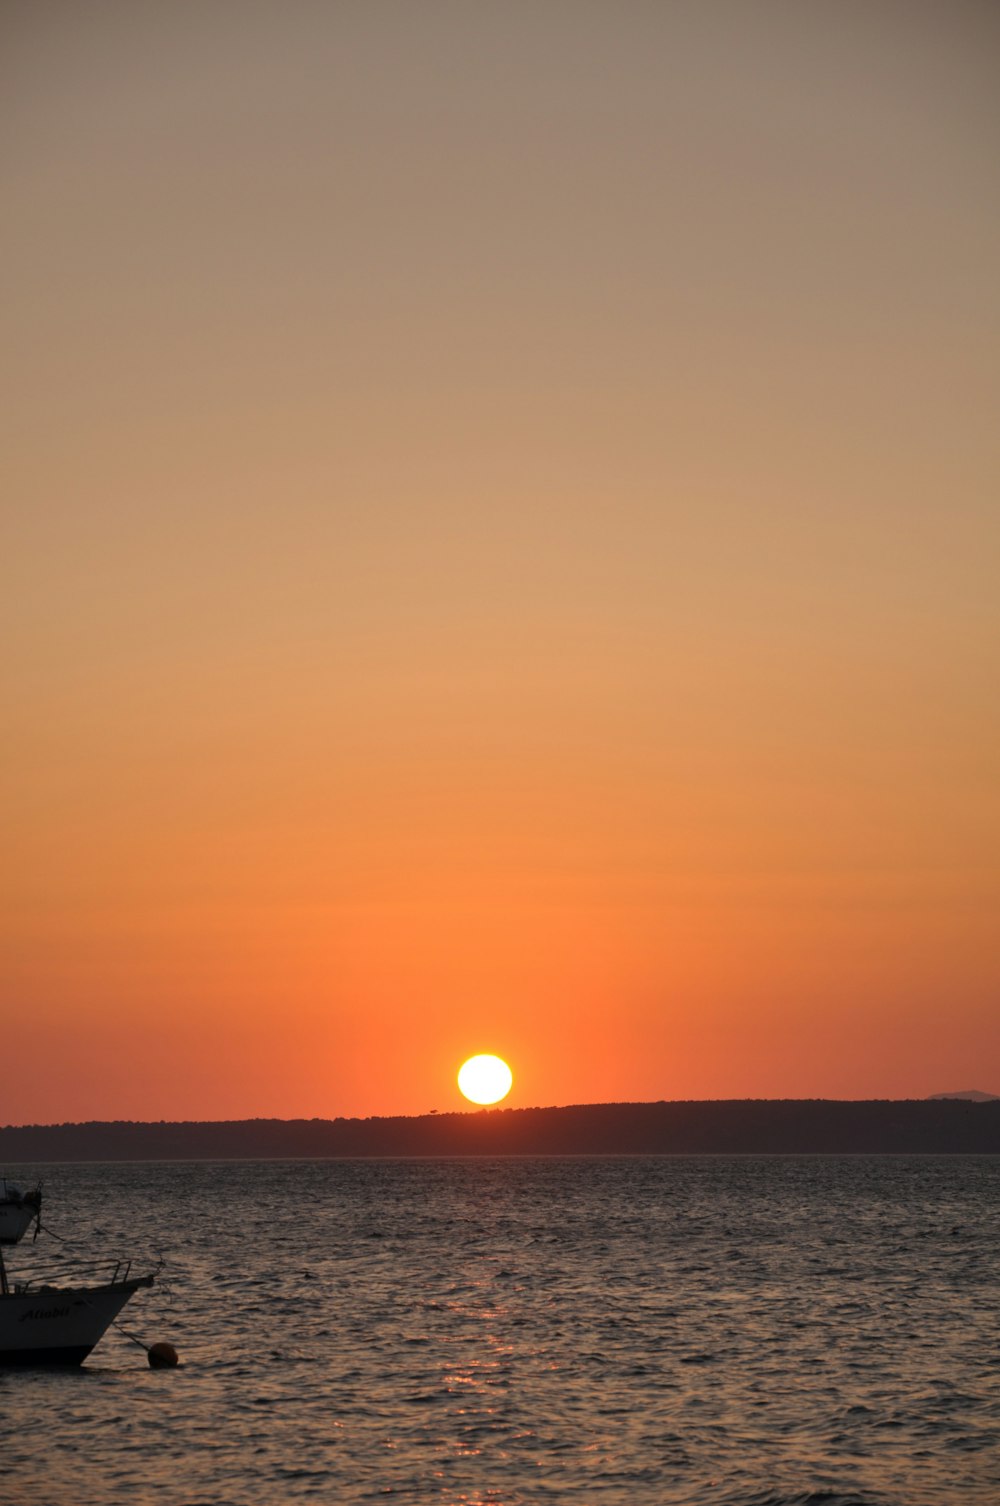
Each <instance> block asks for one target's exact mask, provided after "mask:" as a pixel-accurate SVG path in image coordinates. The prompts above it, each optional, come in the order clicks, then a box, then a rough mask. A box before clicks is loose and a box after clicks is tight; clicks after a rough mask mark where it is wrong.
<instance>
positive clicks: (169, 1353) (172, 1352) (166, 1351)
mask: <svg viewBox="0 0 1000 1506" xmlns="http://www.w3.org/2000/svg"><path fill="white" fill-rule="evenodd" d="M146 1358H147V1360H148V1361H149V1368H150V1370H169V1369H171V1368H172V1367H173V1366H174V1365H176V1364H177V1350H176V1349H175V1348H174V1346H173V1344H150V1346H149V1348H148V1349H147V1350H146Z"/></svg>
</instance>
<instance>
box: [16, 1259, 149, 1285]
mask: <svg viewBox="0 0 1000 1506" xmlns="http://www.w3.org/2000/svg"><path fill="white" fill-rule="evenodd" d="M131 1270H132V1262H131V1260H118V1261H115V1262H113V1263H112V1262H110V1261H108V1260H107V1259H104V1260H85V1261H76V1260H74V1261H72V1262H70V1261H53V1262H52V1263H51V1264H45V1265H33V1266H32V1269H31V1272H30V1274H26V1275H20V1274H18V1275H15V1274H14V1272H13V1271H8V1273H7V1277H8V1282H9V1284H10V1290H11V1291H12V1292H40V1291H43V1290H44V1289H45V1288H46V1287H48V1288H56V1287H58V1288H60V1289H63V1290H65V1289H66V1288H67V1287H74V1286H94V1285H97V1286H123V1285H124V1284H125V1283H126V1282H127V1281H128V1280H129V1276H130V1274H131Z"/></svg>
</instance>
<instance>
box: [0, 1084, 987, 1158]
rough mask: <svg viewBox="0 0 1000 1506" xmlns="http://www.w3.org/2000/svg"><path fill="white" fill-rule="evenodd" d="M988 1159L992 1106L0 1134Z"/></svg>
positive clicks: (401, 1152)
mask: <svg viewBox="0 0 1000 1506" xmlns="http://www.w3.org/2000/svg"><path fill="white" fill-rule="evenodd" d="M956 1152H965V1153H968V1152H974V1153H979V1154H983V1153H988V1154H998V1153H1000V1099H997V1098H991V1099H989V1100H988V1101H986V1102H977V1101H973V1100H970V1099H969V1098H967V1097H964V1096H963V1097H961V1098H954V1097H951V1096H945V1097H940V1098H937V1097H936V1098H931V1099H920V1100H916V1099H904V1100H898V1099H894V1100H887V1099H871V1100H868V1101H862V1102H857V1101H838V1100H833V1099H780V1100H775V1099H739V1100H736V1099H731V1100H707V1101H706V1100H696V1101H687V1102H683V1101H681V1102H660V1103H605V1104H581V1105H576V1106H573V1107H568V1108H535V1109H483V1110H479V1111H478V1112H475V1111H473V1112H465V1113H448V1114H437V1113H434V1114H423V1115H420V1116H416V1117H412V1118H403V1117H399V1118H385V1119H381V1118H375V1119H238V1120H221V1121H205V1122H184V1123H170V1122H168V1121H160V1122H159V1123H138V1122H135V1123H133V1122H132V1121H130V1120H117V1121H114V1122H109V1123H101V1122H93V1123H88V1124H50V1125H36V1124H33V1125H24V1126H20V1127H19V1126H10V1125H8V1126H6V1127H3V1128H0V1164H4V1165H10V1164H12V1163H14V1162H17V1161H144V1160H171V1161H173V1160H228V1159H286V1158H287V1159H295V1158H300V1157H301V1158H324V1157H350V1156H525V1155H549V1156H552V1155H557V1156H566V1155H706V1154H725V1155H734V1154H741V1153H745V1154H757V1155H761V1154H773V1153H777V1154H788V1155H805V1154H826V1155H852V1154H853V1155H856V1154H877V1153H918V1154H945V1153H956Z"/></svg>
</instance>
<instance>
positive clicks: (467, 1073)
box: [458, 1056, 514, 1103]
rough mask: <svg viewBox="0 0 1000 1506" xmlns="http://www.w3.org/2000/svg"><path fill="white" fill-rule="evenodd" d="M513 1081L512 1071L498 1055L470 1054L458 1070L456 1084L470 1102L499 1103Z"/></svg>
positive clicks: (505, 1095)
mask: <svg viewBox="0 0 1000 1506" xmlns="http://www.w3.org/2000/svg"><path fill="white" fill-rule="evenodd" d="M513 1081H514V1074H513V1072H511V1070H510V1068H509V1067H508V1065H507V1063H506V1062H505V1061H502V1060H501V1058H500V1057H499V1056H470V1057H469V1060H468V1061H467V1062H465V1063H463V1065H462V1066H461V1067H460V1068H459V1072H458V1086H459V1087H460V1088H461V1090H462V1092H463V1093H464V1094H465V1096H466V1098H468V1099H469V1101H470V1102H471V1103H499V1102H500V1100H501V1098H506V1097H507V1094H508V1093H509V1092H510V1089H511V1084H512V1083H513Z"/></svg>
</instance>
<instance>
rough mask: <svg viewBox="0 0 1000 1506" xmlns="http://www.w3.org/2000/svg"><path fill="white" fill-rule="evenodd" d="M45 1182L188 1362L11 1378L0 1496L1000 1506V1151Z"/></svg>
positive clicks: (503, 1504)
mask: <svg viewBox="0 0 1000 1506" xmlns="http://www.w3.org/2000/svg"><path fill="white" fill-rule="evenodd" d="M7 1170H8V1171H10V1172H11V1173H17V1172H18V1170H19V1168H15V1167H11V1168H7ZM20 1170H21V1176H22V1179H24V1178H25V1171H26V1169H20ZM44 1175H45V1179H46V1196H47V1204H46V1210H45V1211H46V1214H47V1218H48V1221H49V1222H50V1224H51V1225H52V1227H53V1229H55V1230H58V1231H59V1232H61V1233H64V1234H68V1235H71V1236H72V1237H73V1238H81V1239H83V1240H84V1241H85V1244H84V1247H83V1250H82V1252H74V1251H71V1250H70V1249H69V1247H64V1246H58V1245H57V1244H56V1243H55V1241H54V1240H52V1239H51V1238H50V1239H48V1240H44V1239H43V1240H40V1241H39V1243H38V1245H37V1246H35V1249H34V1251H31V1250H29V1249H28V1248H27V1247H26V1246H21V1247H20V1248H19V1249H18V1250H17V1251H15V1252H13V1254H14V1259H13V1260H12V1261H11V1262H10V1264H11V1265H12V1266H16V1269H17V1270H18V1271H19V1272H20V1273H25V1272H26V1269H27V1267H28V1266H29V1265H30V1264H32V1262H33V1261H36V1260H38V1261H40V1260H41V1259H42V1257H43V1256H44V1258H45V1259H46V1260H48V1261H51V1260H52V1258H53V1255H54V1254H56V1253H57V1252H61V1258H62V1260H63V1262H64V1263H65V1264H67V1265H68V1263H69V1259H70V1257H71V1255H73V1254H74V1253H84V1254H87V1255H88V1256H89V1255H91V1254H93V1253H94V1252H95V1251H101V1250H107V1251H108V1252H113V1253H115V1254H117V1253H119V1252H121V1251H128V1252H134V1253H139V1254H144V1255H145V1256H146V1257H147V1258H148V1257H149V1256H150V1255H152V1254H153V1253H154V1252H155V1251H157V1250H159V1251H162V1252H163V1255H164V1256H165V1258H166V1262H167V1265H166V1268H165V1271H164V1276H165V1277H166V1278H167V1282H166V1285H164V1286H162V1287H161V1288H159V1289H158V1288H154V1290H153V1291H152V1292H140V1293H139V1294H138V1295H137V1296H136V1298H135V1299H134V1300H133V1302H132V1303H131V1304H130V1306H129V1307H128V1308H126V1311H125V1314H124V1317H123V1321H124V1322H125V1324H126V1326H127V1327H129V1328H130V1329H132V1330H133V1331H134V1332H135V1333H136V1334H138V1335H140V1336H141V1337H142V1338H143V1339H144V1340H145V1341H147V1342H152V1341H153V1340H155V1339H168V1340H170V1341H171V1342H173V1343H174V1344H175V1345H176V1347H177V1348H178V1349H179V1350H180V1352H181V1358H182V1361H183V1368H181V1369H179V1370H176V1371H161V1372H153V1371H150V1370H149V1369H148V1368H147V1367H146V1360H145V1356H144V1354H143V1352H142V1350H141V1349H140V1348H138V1347H136V1346H135V1345H133V1344H130V1343H129V1341H128V1340H127V1339H126V1338H125V1337H124V1336H123V1335H121V1334H119V1333H117V1332H115V1331H114V1330H112V1331H111V1332H110V1333H109V1335H108V1336H107V1337H106V1338H105V1339H104V1341H103V1342H102V1343H101V1345H100V1346H99V1348H98V1349H97V1350H96V1351H95V1352H94V1354H93V1355H92V1356H91V1359H90V1361H89V1362H88V1363H87V1365H86V1366H85V1367H84V1368H83V1369H82V1370H80V1371H75V1372H63V1373H52V1372H48V1373H47V1372H44V1371H34V1372H23V1373H11V1372H7V1373H2V1372H0V1436H2V1452H0V1460H2V1463H3V1469H2V1472H0V1496H2V1500H3V1501H4V1502H5V1503H10V1506H62V1503H64V1502H65V1503H74V1506H104V1503H110V1502H129V1503H141V1502H145V1501H154V1500H155V1501H156V1502H160V1503H169V1506H179V1503H211V1506H225V1503H234V1506H235V1503H244V1502H245V1503H248V1506H249V1503H264V1502H267V1503H271V1502H275V1503H283V1502H295V1501H299V1500H316V1501H329V1502H337V1503H353V1502H360V1501H379V1500H387V1501H399V1502H427V1503H441V1506H460V1503H461V1506H486V1503H494V1506H514V1503H521V1502H523V1503H533V1502H545V1501H549V1500H557V1501H559V1502H565V1503H584V1502H595V1503H607V1506H618V1503H626V1502H627V1503H630V1506H631V1503H647V1502H649V1503H652V1502H676V1503H687V1502H690V1503H694V1502H697V1503H699V1506H703V1503H709V1506H711V1503H718V1506H722V1503H734V1506H735V1503H739V1506H765V1503H774V1506H777V1503H793V1502H801V1503H807V1502H812V1503H819V1502H827V1503H830V1506H834V1503H849V1502H856V1503H866V1506H890V1503H892V1506H923V1503H949V1506H950V1503H954V1502H961V1503H963V1506H978V1503H986V1502H989V1503H990V1506H994V1503H996V1502H997V1501H998V1500H1000V1278H998V1265H1000V1245H998V1233H1000V1228H998V1219H997V1208H998V1193H1000V1159H997V1158H975V1157H969V1158H958V1157H952V1158H941V1159H931V1158H920V1159H901V1158H871V1159H859V1158H852V1159H844V1160H838V1159H833V1158H815V1159H801V1160H798V1159H787V1158H762V1159H752V1158H740V1159H737V1158H734V1159H719V1158H706V1159H696V1158H692V1159H625V1160H535V1161H531V1160H515V1161H508V1160H505V1161H489V1160H478V1161H477V1160H472V1161H452V1162H444V1161H441V1162H428V1161H416V1162H406V1161H394V1162H385V1161H383V1162H295V1163H281V1162H266V1163H226V1164H184V1165H168V1164H163V1163H152V1164H143V1165H131V1166H123V1165H101V1166H72V1167H70V1166H65V1167H49V1168H44Z"/></svg>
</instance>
